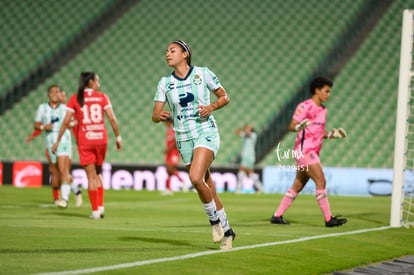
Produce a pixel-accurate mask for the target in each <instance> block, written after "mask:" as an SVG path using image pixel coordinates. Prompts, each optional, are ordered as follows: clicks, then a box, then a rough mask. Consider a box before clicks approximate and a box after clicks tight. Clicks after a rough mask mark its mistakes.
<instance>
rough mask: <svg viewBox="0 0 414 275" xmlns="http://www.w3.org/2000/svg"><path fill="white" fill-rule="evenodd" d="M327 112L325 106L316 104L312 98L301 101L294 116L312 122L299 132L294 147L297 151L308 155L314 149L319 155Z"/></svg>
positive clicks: (295, 118)
mask: <svg viewBox="0 0 414 275" xmlns="http://www.w3.org/2000/svg"><path fill="white" fill-rule="evenodd" d="M327 112H328V110H327V109H326V108H325V107H324V106H318V105H316V104H315V103H314V102H313V101H312V99H308V100H305V101H303V102H301V103H299V105H298V106H297V107H296V110H295V113H294V114H293V117H292V118H293V119H294V120H296V121H298V122H300V121H302V120H304V119H306V118H307V119H309V120H310V121H311V124H310V125H309V126H308V127H306V128H305V129H303V130H302V131H299V132H298V133H297V136H296V140H295V147H294V150H295V151H296V152H302V153H303V154H304V155H306V154H307V153H309V152H312V151H313V152H315V153H316V154H318V155H319V152H320V151H321V148H322V142H323V135H324V133H325V124H326V114H327Z"/></svg>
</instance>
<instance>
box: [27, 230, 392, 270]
mask: <svg viewBox="0 0 414 275" xmlns="http://www.w3.org/2000/svg"><path fill="white" fill-rule="evenodd" d="M390 228H391V227H390V226H382V227H377V228H369V229H361V230H355V231H349V232H341V233H332V234H325V235H318V236H310V237H303V238H298V239H292V240H285V241H279V242H270V243H262V244H254V245H247V246H240V247H234V248H233V249H231V250H209V251H202V252H197V253H191V254H187V255H181V256H174V257H167V258H158V259H152V260H145V261H137V262H131V263H124V264H117V265H110V266H102V267H93V268H86V269H77V270H67V271H61V272H47V273H37V274H33V275H71V274H88V273H94V272H101V271H108V270H118V269H123V268H130V267H135V266H143V265H150V264H156V263H165V262H173V261H181V260H186V259H192V258H197V257H202V256H206V255H212V254H219V253H231V252H234V251H240V250H247V249H255V248H261V247H266V246H275V245H283V244H290V243H298V242H306V241H310V240H316V239H323V238H330V237H338V236H345V235H355V234H360V233H366V232H372V231H381V230H387V229H390Z"/></svg>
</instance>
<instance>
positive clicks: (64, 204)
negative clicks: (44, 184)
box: [55, 200, 68, 208]
mask: <svg viewBox="0 0 414 275" xmlns="http://www.w3.org/2000/svg"><path fill="white" fill-rule="evenodd" d="M55 205H56V206H57V207H59V208H67V207H68V202H67V201H65V200H55Z"/></svg>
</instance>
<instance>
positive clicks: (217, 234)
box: [210, 219, 224, 243]
mask: <svg viewBox="0 0 414 275" xmlns="http://www.w3.org/2000/svg"><path fill="white" fill-rule="evenodd" d="M210 224H211V233H212V234H211V236H212V239H213V242H215V243H218V242H220V241H221V240H222V239H223V237H224V231H223V228H222V227H221V225H220V220H219V219H218V220H217V221H210Z"/></svg>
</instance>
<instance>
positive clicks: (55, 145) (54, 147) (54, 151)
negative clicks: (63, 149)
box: [52, 142, 59, 154]
mask: <svg viewBox="0 0 414 275" xmlns="http://www.w3.org/2000/svg"><path fill="white" fill-rule="evenodd" d="M58 146H59V143H58V142H56V143H55V144H53V146H52V153H53V154H56V151H57V148H58Z"/></svg>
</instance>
